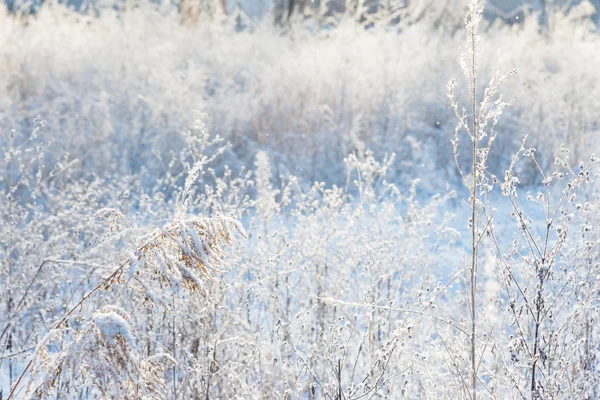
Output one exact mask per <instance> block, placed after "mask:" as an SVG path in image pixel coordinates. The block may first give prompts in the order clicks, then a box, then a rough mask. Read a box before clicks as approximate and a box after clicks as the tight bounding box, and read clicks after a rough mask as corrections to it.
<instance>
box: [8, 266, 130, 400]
mask: <svg viewBox="0 0 600 400" xmlns="http://www.w3.org/2000/svg"><path fill="white" fill-rule="evenodd" d="M122 270H123V265H121V266H119V268H117V269H116V270H115V271H114V272H113V273H111V274H110V275H109V276H107V277H106V278H104V279H102V280H101V281H100V283H99V284H97V285H96V286H95V287H94V288H93V289H92V290H90V291H89V292H87V293H86V294H85V295H84V296H83V297H82V298H81V299H80V300H79V301H78V302H77V304H75V305H74V306H73V307H72V308H71V309H70V310H69V311H68V312H67V313H66V314H65V315H64V316H63V317H62V318H61V320H60V321H58V322H57V323H56V325H54V329H58V328H60V327H61V326H62V325H63V324H64V323H65V322H66V321H67V320H68V319H69V318H70V317H71V315H72V314H73V313H74V312H75V310H76V309H77V308H78V307H80V306H82V305H83V303H84V302H85V301H86V300H87V299H89V298H90V297H91V296H92V295H93V294H94V293H95V292H96V291H98V289H100V288H102V287H107V286H110V285H111V283H112V281H113V279H114V278H115V277H116V276H117V275H119V273H120V272H121V271H122ZM33 357H34V355H32V356H31V359H30V360H29V362H28V363H27V365H26V366H25V369H23V372H21V375H19V378H18V379H17V381H16V382H15V384H14V386H13V387H12V389H11V390H10V393H9V394H8V397H7V399H6V400H11V399H12V398H13V396H14V394H15V392H16V390H17V388H18V387H19V385H20V383H21V381H22V380H23V377H24V376H25V374H26V373H27V371H28V370H29V368H30V367H31V364H32V363H33Z"/></svg>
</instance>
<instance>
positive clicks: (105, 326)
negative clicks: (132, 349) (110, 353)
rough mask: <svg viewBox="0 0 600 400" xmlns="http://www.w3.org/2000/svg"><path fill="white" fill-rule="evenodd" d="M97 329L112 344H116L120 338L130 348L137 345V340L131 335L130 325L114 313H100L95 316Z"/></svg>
mask: <svg viewBox="0 0 600 400" xmlns="http://www.w3.org/2000/svg"><path fill="white" fill-rule="evenodd" d="M94 322H95V323H96V327H97V328H98V330H99V331H100V332H101V333H102V336H104V337H105V338H106V340H108V342H109V343H110V344H116V339H117V337H118V336H120V337H121V338H123V340H125V342H126V343H128V344H129V345H130V346H134V345H135V339H134V337H133V335H132V333H131V327H130V326H129V323H128V322H127V321H126V320H125V318H123V317H122V316H120V315H119V314H117V313H116V312H114V311H108V312H99V313H95V314H94Z"/></svg>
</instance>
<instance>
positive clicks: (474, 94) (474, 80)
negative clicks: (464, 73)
mask: <svg viewBox="0 0 600 400" xmlns="http://www.w3.org/2000/svg"><path fill="white" fill-rule="evenodd" d="M470 34H471V43H472V46H473V48H472V54H471V74H472V86H471V106H472V109H473V132H472V142H473V160H472V168H473V182H472V184H473V187H472V188H471V274H470V275H471V287H470V295H471V392H472V396H471V398H472V399H473V400H476V399H477V365H476V354H475V347H476V333H477V332H476V318H477V315H476V311H475V300H476V286H477V248H478V246H479V243H478V238H477V237H478V235H477V224H476V219H475V218H476V210H477V147H478V144H479V143H478V136H479V135H478V129H479V126H478V118H479V116H478V115H477V70H476V67H475V66H476V59H475V57H476V48H475V43H476V40H477V38H476V35H477V33H476V32H475V31H474V30H472V31H471V33H470Z"/></svg>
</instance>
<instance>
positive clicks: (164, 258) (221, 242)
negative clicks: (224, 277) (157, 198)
mask: <svg viewBox="0 0 600 400" xmlns="http://www.w3.org/2000/svg"><path fill="white" fill-rule="evenodd" d="M236 234H239V235H241V236H242V237H244V238H245V237H246V232H245V230H244V227H243V226H242V224H241V223H239V222H238V221H236V220H234V219H231V218H225V217H217V218H205V217H194V218H189V219H182V220H178V221H174V222H171V223H169V224H167V225H165V226H164V227H162V228H160V229H157V230H155V231H154V232H152V233H150V234H149V235H147V236H145V237H143V238H141V239H140V245H139V246H138V248H137V251H136V253H135V254H134V256H133V257H132V259H131V266H130V270H129V278H131V277H133V276H134V275H135V274H139V273H140V272H142V271H143V270H148V269H149V270H150V271H151V272H152V274H153V275H154V277H155V278H156V279H158V281H159V282H160V284H161V285H162V286H182V287H183V288H185V289H188V290H190V291H195V290H198V289H199V288H200V287H201V286H202V281H201V279H200V278H201V277H204V278H208V279H210V278H211V275H210V272H211V271H219V270H220V269H219V268H220V267H221V266H222V265H224V264H225V246H226V245H231V244H232V243H233V238H234V236H235V235H236ZM198 273H199V274H200V275H201V276H198Z"/></svg>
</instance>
